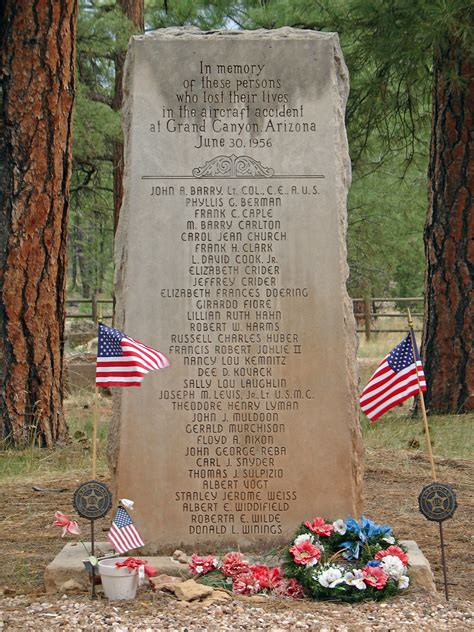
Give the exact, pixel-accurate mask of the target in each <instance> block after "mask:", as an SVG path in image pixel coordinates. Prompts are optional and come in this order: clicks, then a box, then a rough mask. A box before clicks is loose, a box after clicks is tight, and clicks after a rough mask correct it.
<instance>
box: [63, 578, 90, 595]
mask: <svg viewBox="0 0 474 632" xmlns="http://www.w3.org/2000/svg"><path fill="white" fill-rule="evenodd" d="M82 590H84V586H83V585H82V583H80V582H78V581H76V580H75V579H68V580H67V581H65V582H64V583H63V584H61V586H60V587H59V592H61V593H69V592H81V591H82Z"/></svg>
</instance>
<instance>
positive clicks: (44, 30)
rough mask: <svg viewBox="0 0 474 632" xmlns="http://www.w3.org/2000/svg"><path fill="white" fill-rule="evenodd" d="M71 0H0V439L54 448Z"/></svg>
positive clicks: (59, 431) (62, 432)
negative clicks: (34, 443) (34, 442)
mask: <svg viewBox="0 0 474 632" xmlns="http://www.w3.org/2000/svg"><path fill="white" fill-rule="evenodd" d="M76 13H77V5H76V1H75V0H29V1H28V2H22V1H21V2H18V0H1V1H0V97H1V101H0V235H1V237H0V239H1V242H2V243H1V244H0V246H1V247H0V438H3V440H5V442H6V443H7V444H9V445H14V446H23V445H26V444H31V443H32V442H33V441H36V442H37V443H38V444H39V445H42V446H52V445H54V444H56V443H58V442H60V441H62V440H63V439H64V438H65V436H66V434H67V427H66V424H65V420H64V415H63V388H64V381H63V380H64V377H63V333H64V318H65V279H66V230H67V216H68V195H69V177H70V161H71V130H72V107H73V99H74V59H75V29H76Z"/></svg>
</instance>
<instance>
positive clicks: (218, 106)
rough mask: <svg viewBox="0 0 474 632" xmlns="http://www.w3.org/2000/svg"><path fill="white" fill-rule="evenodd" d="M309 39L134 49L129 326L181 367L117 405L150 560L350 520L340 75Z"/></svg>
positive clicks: (122, 252)
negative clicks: (305, 524) (168, 552)
mask: <svg viewBox="0 0 474 632" xmlns="http://www.w3.org/2000/svg"><path fill="white" fill-rule="evenodd" d="M315 35H316V34H312V36H307V35H306V34H303V33H302V32H299V31H296V32H295V31H292V30H291V29H284V30H282V31H276V32H274V33H273V34H271V33H270V32H257V33H256V34H251V33H247V34H246V33H239V34H236V33H234V34H232V33H226V32H221V33H218V34H212V35H206V34H200V33H198V32H195V31H191V32H189V31H183V30H164V31H163V32H159V33H158V34H156V35H153V36H145V37H140V38H136V39H134V40H133V42H132V45H131V49H130V51H129V55H128V70H127V80H126V81H127V83H126V87H128V99H127V108H126V115H125V129H126V132H127V144H126V147H127V150H126V185H125V186H126V189H125V190H126V198H125V204H124V208H123V210H122V216H121V223H120V226H119V231H118V238H117V268H118V270H117V272H118V273H117V288H116V291H117V304H118V310H117V313H118V319H119V321H121V322H119V323H118V324H119V325H120V326H123V328H124V330H125V331H127V333H129V334H130V335H133V336H135V337H137V338H140V339H141V340H143V341H144V342H147V343H148V344H152V345H153V344H155V345H156V346H158V347H159V348H160V350H161V351H163V352H165V353H166V354H167V355H168V356H169V358H170V360H171V367H170V368H169V369H167V370H166V371H162V372H160V373H159V374H157V375H153V376H152V377H151V376H150V378H147V380H146V381H145V383H144V386H143V387H142V389H141V390H140V392H136V391H135V389H133V390H134V391H135V392H133V393H129V392H128V391H127V389H123V392H121V393H120V394H119V396H118V397H119V399H120V418H121V419H120V434H119V436H116V437H115V440H116V442H117V444H118V446H119V449H118V456H117V463H116V465H117V476H116V484H117V487H118V494H119V496H120V495H125V496H128V497H132V498H134V499H135V500H136V501H137V508H138V522H139V523H140V526H141V528H142V530H143V531H144V532H145V534H146V536H147V537H146V540H147V543H149V544H150V546H151V547H152V548H154V549H163V550H164V549H166V548H169V547H172V546H181V545H183V546H189V545H191V544H192V545H196V543H200V544H201V546H204V547H205V546H208V545H209V546H211V547H212V546H213V543H216V542H220V543H221V544H222V545H225V544H228V545H229V546H230V545H234V546H235V545H239V546H241V547H244V548H245V547H250V548H252V547H253V548H256V547H259V546H260V545H262V546H264V545H266V544H267V543H268V542H277V541H281V540H284V539H285V538H287V537H288V536H289V535H290V534H291V533H292V531H294V529H295V527H296V526H297V524H298V523H299V522H300V521H301V520H304V519H309V518H312V517H314V516H313V514H314V515H320V514H325V515H328V516H329V517H331V516H334V517H337V516H339V515H342V514H345V513H348V512H352V513H355V512H356V510H357V504H358V502H359V489H358V465H357V455H358V452H359V445H358V430H357V422H356V415H355V405H354V395H353V391H352V389H353V385H354V372H353V352H354V344H353V338H352V336H353V329H352V322H351V321H350V318H349V316H348V310H347V302H348V300H347V295H346V291H345V276H346V264H345V245H344V212H345V209H344V204H345V195H346V192H347V191H346V187H347V184H348V182H347V180H348V175H347V174H348V168H347V164H348V163H347V160H348V159H347V147H346V145H345V134H344V128H343V103H344V93H343V88H344V77H341V76H340V73H341V71H342V70H343V67H341V66H340V65H339V66H338V65H337V62H336V59H337V56H336V55H335V50H336V48H335V45H336V44H337V40H335V38H334V36H331V35H325V36H315ZM339 64H340V60H339ZM338 152H339V153H338ZM130 390H132V389H130ZM137 390H138V389H137Z"/></svg>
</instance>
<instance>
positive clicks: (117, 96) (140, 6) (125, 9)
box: [112, 0, 145, 233]
mask: <svg viewBox="0 0 474 632" xmlns="http://www.w3.org/2000/svg"><path fill="white" fill-rule="evenodd" d="M117 5H118V6H119V7H120V10H121V11H122V13H123V14H124V16H125V17H127V18H128V19H129V20H130V21H131V22H132V24H133V25H134V27H135V28H136V29H137V32H139V33H143V31H144V29H145V22H144V20H145V17H144V11H145V9H144V0H117ZM125 55H126V53H125V52H123V53H117V54H116V56H115V87H114V97H113V101H112V107H113V109H114V110H116V111H117V112H118V111H120V110H121V109H122V101H123V87H122V81H123V68H124V65H125ZM113 173H114V233H115V231H116V230H117V225H118V220H119V217H120V207H121V206H122V198H123V142H122V140H116V141H114V146H113Z"/></svg>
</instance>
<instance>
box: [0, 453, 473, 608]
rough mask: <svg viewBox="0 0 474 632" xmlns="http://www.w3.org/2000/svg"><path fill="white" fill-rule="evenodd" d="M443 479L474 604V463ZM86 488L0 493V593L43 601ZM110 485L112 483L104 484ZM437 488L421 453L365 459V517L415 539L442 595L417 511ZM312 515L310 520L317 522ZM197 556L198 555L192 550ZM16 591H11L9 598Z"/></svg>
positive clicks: (452, 536)
mask: <svg viewBox="0 0 474 632" xmlns="http://www.w3.org/2000/svg"><path fill="white" fill-rule="evenodd" d="M436 466H437V471H438V479H439V481H440V482H446V483H449V484H451V485H452V486H453V488H454V489H455V491H456V494H457V500H458V505H459V506H458V509H457V511H456V513H455V515H454V517H453V518H452V519H451V520H448V521H446V522H445V523H444V535H445V542H446V557H447V563H448V580H449V591H450V595H451V596H453V597H457V598H458V599H467V600H472V599H473V598H474V592H473V586H474V570H473V569H474V552H473V549H474V547H473V545H474V540H473V539H474V528H473V526H472V525H473V522H472V520H473V516H474V462H473V461H466V460H454V459H445V458H437V459H436ZM81 482H83V480H79V479H78V478H77V479H76V478H74V479H69V480H61V479H58V480H51V479H50V478H48V479H47V482H43V481H41V480H38V481H35V482H34V485H37V486H42V487H45V488H47V489H55V488H57V489H63V491H39V492H38V491H34V490H33V489H32V483H31V482H29V483H28V484H26V483H23V484H15V485H2V486H1V487H0V534H1V535H0V543H1V551H2V564H1V565H0V591H1V589H2V588H5V587H8V588H9V589H11V590H12V591H14V593H16V594H19V593H27V594H41V593H42V592H43V590H44V587H43V573H44V568H45V566H46V565H47V564H48V563H49V562H50V561H51V560H52V559H53V558H54V556H55V555H56V554H57V553H58V552H59V551H60V550H61V548H62V546H63V544H64V540H62V539H61V537H60V531H59V529H58V528H56V527H52V526H51V523H52V521H53V519H54V512H55V511H57V510H61V511H63V512H64V513H68V514H69V515H73V514H74V511H73V509H72V496H73V492H74V490H75V489H76V487H77V486H78V485H79V484H80V483H81ZM104 482H107V481H106V480H105V479H104ZM429 482H431V479H430V467H429V464H428V461H427V459H426V457H425V456H424V455H423V454H422V453H419V452H409V451H391V450H378V451H367V452H366V456H365V514H366V515H367V516H368V517H370V518H372V519H374V520H375V521H377V522H386V523H388V524H390V525H391V526H392V527H393V528H394V530H395V532H396V534H397V536H398V537H399V538H401V539H410V540H411V539H413V540H416V541H417V542H418V544H419V546H420V548H421V549H422V551H423V552H424V554H425V555H426V557H427V558H428V560H429V562H430V564H431V567H432V569H433V572H434V575H435V579H436V585H437V588H438V591H439V592H440V594H441V595H442V593H443V578H442V569H441V563H440V546H439V529H438V525H437V523H432V522H428V521H427V520H426V519H425V518H424V517H423V516H422V515H421V514H420V513H419V511H418V495H419V493H420V491H421V489H422V487H423V486H424V485H427V484H428V483H429ZM311 517H312V516H309V518H311ZM109 525H110V516H108V517H106V518H105V519H103V520H102V521H99V523H98V524H97V527H96V534H97V535H96V537H97V538H98V539H103V538H104V535H105V534H104V533H103V531H105V530H106V529H107V528H108V526H109ZM188 553H191V551H188ZM8 592H9V591H7V594H8Z"/></svg>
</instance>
